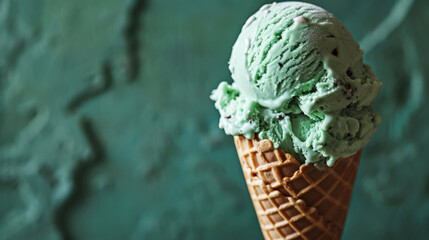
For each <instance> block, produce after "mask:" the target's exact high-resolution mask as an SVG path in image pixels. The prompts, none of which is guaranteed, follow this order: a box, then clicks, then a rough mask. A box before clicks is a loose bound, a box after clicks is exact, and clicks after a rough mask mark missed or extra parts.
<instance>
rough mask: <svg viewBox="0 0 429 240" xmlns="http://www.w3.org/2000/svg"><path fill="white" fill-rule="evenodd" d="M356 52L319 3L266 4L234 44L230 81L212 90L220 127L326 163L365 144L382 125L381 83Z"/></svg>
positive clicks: (343, 30) (304, 159)
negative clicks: (378, 98) (375, 106)
mask: <svg viewBox="0 0 429 240" xmlns="http://www.w3.org/2000/svg"><path fill="white" fill-rule="evenodd" d="M362 54H363V51H361V50H360V49H359V45H358V44H357V43H356V42H355V41H354V40H353V37H352V36H351V35H350V33H349V32H348V31H347V29H346V28H345V27H344V25H343V24H342V23H341V22H340V21H339V20H338V19H336V18H335V17H334V16H332V15H331V14H330V13H328V12H327V11H325V10H324V9H322V8H320V7H317V6H314V5H311V4H307V3H300V2H284V3H277V4H276V3H273V4H268V5H264V6H263V7H262V8H261V9H260V10H259V11H258V12H256V13H255V14H254V15H252V16H251V17H250V18H249V19H248V20H247V21H246V23H245V25H244V26H243V28H242V31H241V33H240V35H239V36H238V39H237V41H236V43H235V44H234V46H233V50H232V54H231V59H230V62H229V69H230V71H231V76H232V78H233V80H234V83H233V84H232V85H228V84H227V83H225V82H222V83H221V84H220V85H219V87H218V88H217V89H216V90H214V91H213V94H212V99H213V100H214V101H216V103H215V106H216V108H217V109H218V110H219V111H220V114H221V118H220V127H223V128H224V129H225V132H226V133H227V134H231V135H240V134H242V135H244V136H246V137H248V138H252V137H254V136H255V134H258V137H259V138H261V139H262V138H268V139H270V140H271V141H272V142H273V143H274V146H275V147H282V148H283V149H284V150H285V151H286V152H289V153H292V154H293V155H294V156H295V158H297V159H298V160H300V161H301V162H305V163H317V164H321V165H323V164H324V163H326V164H327V165H328V166H332V165H333V164H334V162H335V160H336V159H338V158H340V157H348V156H351V155H353V154H354V153H356V152H357V151H358V150H360V149H361V148H363V147H364V146H365V145H366V144H367V143H368V141H369V139H370V138H371V136H372V135H373V134H374V133H375V131H376V128H377V125H378V124H379V123H380V117H379V115H378V114H377V113H376V112H374V111H373V109H372V108H371V104H372V102H373V101H374V99H375V97H376V96H377V95H378V93H379V91H380V87H381V85H382V84H381V82H380V81H379V80H378V78H377V77H376V76H375V75H374V73H373V72H372V70H371V68H370V67H369V66H367V65H365V64H363V62H362Z"/></svg>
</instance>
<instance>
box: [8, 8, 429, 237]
mask: <svg viewBox="0 0 429 240" xmlns="http://www.w3.org/2000/svg"><path fill="white" fill-rule="evenodd" d="M310 2H312V3H314V4H316V5H320V6H322V7H324V8H325V9H327V10H328V11H330V12H332V13H333V14H334V15H335V16H337V17H338V18H339V19H340V20H341V21H342V22H343V23H344V24H345V25H346V26H347V28H348V29H349V30H350V32H351V33H352V35H353V36H354V37H355V39H357V40H358V42H359V43H360V44H361V47H362V48H363V50H364V51H365V54H364V60H365V62H366V63H368V64H370V65H371V66H372V68H373V70H374V72H375V73H376V74H377V76H378V77H379V78H380V79H381V80H382V81H383V83H384V85H383V88H382V91H381V94H380V96H379V97H378V98H377V100H376V102H375V108H376V110H377V111H379V112H380V113H381V115H382V117H383V122H382V125H381V126H380V127H379V130H378V132H377V133H376V135H375V136H374V137H373V139H372V140H371V142H370V143H369V145H368V146H367V147H366V148H365V149H364V151H363V156H362V161H361V165H360V170H359V173H358V178H357V180H356V185H355V191H354V195H353V199H352V203H351V206H350V212H349V215H348V219H347V223H346V228H345V232H344V239H423V238H424V236H428V235H429V230H428V228H427V226H428V225H429V162H428V161H427V160H428V159H429V150H428V148H427V147H426V145H427V144H426V143H427V141H428V140H429V127H428V123H427V118H428V117H429V108H427V107H424V104H425V103H426V102H427V101H429V97H428V94H427V92H428V90H429V89H428V85H429V81H428V80H427V79H428V78H429V69H428V68H427V63H428V62H429V52H428V51H427V50H426V49H427V43H426V39H427V37H428V33H427V29H428V28H429V12H428V10H427V9H428V8H429V3H428V2H427V1H424V0H384V1H369V0H365V1H359V2H356V1H339V0H338V1H329V2H328V1H310ZM263 3H268V1H263V2H260V1H245V2H243V1H238V0H234V1H209V0H203V1H190V0H183V1H173V0H169V1H165V0H164V1H154V0H82V1H80V0H79V1H57V0H37V1H27V0H1V1H0V52H1V53H2V54H1V57H0V240H12V239H13V240H15V239H17V240H20V239H47V240H56V239H71V240H73V239H106V240H109V239H261V238H262V235H261V233H260V229H259V225H258V222H257V219H256V215H255V213H254V209H253V206H252V203H251V200H250V197H249V195H248V192H247V188H246V186H245V182H244V178H243V176H242V172H241V167H240V165H239V161H238V157H237V155H236V152H235V148H234V144H233V139H232V137H230V136H225V135H224V134H223V131H221V130H219V129H218V127H217V126H218V117H219V116H218V113H217V112H216V110H215V109H214V106H213V103H212V101H211V100H210V99H209V98H208V96H209V95H210V91H211V90H212V89H213V88H215V87H216V86H217V84H218V83H219V82H220V81H231V78H230V74H229V71H228V69H227V61H228V59H229V55H230V51H231V47H232V45H233V43H234V41H235V39H236V37H237V36H238V33H239V31H240V29H241V26H242V25H243V23H244V22H245V20H246V19H247V17H248V16H250V15H251V14H252V13H254V12H255V11H256V10H257V9H258V8H259V7H260V6H261V5H262V4H263Z"/></svg>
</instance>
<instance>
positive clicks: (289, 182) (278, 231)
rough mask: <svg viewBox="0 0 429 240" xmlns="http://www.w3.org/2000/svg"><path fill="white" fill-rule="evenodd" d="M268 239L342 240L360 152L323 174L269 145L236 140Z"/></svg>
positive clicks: (261, 142)
mask: <svg viewBox="0 0 429 240" xmlns="http://www.w3.org/2000/svg"><path fill="white" fill-rule="evenodd" d="M234 140H235V145H236V148H237V153H238V156H239V158H240V162H241V166H242V168H243V173H244V177H245V179H246V183H247V186H248V189H249V193H250V196H251V198H252V201H253V205H254V207H255V210H256V214H257V216H258V219H259V223H260V225H261V229H262V233H263V235H264V237H265V239H267V240H268V239H294V240H297V239H307V240H310V239H311V240H313V239H340V238H341V234H342V231H343V226H344V223H345V219H346V216H347V211H348V207H349V203H350V199H351V195H352V191H353V184H354V181H355V178H356V173H357V169H358V164H359V160H360V156H361V151H359V152H357V153H356V154H355V155H353V156H351V157H348V158H344V159H338V160H337V161H336V163H335V165H334V166H333V167H325V169H324V170H319V169H318V168H316V167H315V166H314V165H313V164H300V163H299V162H298V161H297V160H296V159H295V158H294V157H293V156H292V155H290V154H288V153H285V152H284V151H283V150H282V149H280V148H276V149H275V148H274V147H273V145H272V143H271V141H270V140H268V139H264V140H258V139H257V138H255V139H246V138H245V137H243V136H234Z"/></svg>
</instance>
